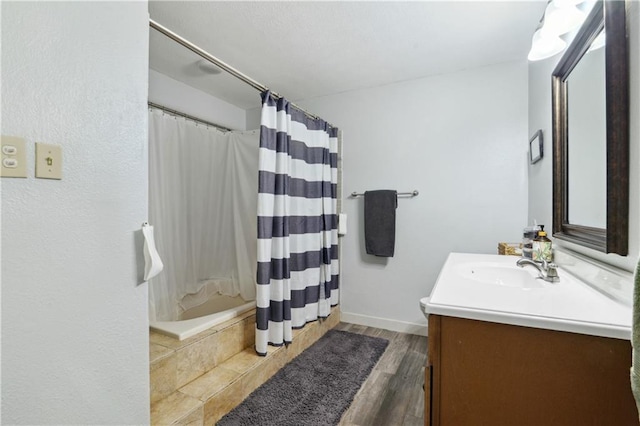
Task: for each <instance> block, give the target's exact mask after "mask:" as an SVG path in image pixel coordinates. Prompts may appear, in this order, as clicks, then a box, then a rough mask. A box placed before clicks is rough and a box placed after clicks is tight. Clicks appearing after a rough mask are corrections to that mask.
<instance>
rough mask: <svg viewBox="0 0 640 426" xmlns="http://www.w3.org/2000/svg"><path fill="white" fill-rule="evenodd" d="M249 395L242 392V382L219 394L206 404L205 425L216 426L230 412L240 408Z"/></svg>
mask: <svg viewBox="0 0 640 426" xmlns="http://www.w3.org/2000/svg"><path fill="white" fill-rule="evenodd" d="M246 397H247V395H245V394H244V393H243V391H242V381H240V380H236V381H235V382H233V383H231V384H230V385H229V386H227V387H225V388H224V389H223V390H222V391H220V392H218V393H217V394H216V395H214V396H213V397H212V398H210V399H209V400H208V401H207V402H206V403H205V404H204V424H205V425H215V424H216V422H217V421H218V420H220V419H221V418H222V416H224V415H225V414H227V413H228V412H229V411H231V410H233V409H234V408H235V407H236V406H238V405H239V404H240V403H241V402H242V401H243V400H244V399H245V398H246Z"/></svg>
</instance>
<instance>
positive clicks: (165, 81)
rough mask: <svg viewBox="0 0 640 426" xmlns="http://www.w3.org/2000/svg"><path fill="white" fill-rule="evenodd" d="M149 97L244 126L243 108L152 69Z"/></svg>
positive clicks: (221, 122)
mask: <svg viewBox="0 0 640 426" xmlns="http://www.w3.org/2000/svg"><path fill="white" fill-rule="evenodd" d="M149 101H151V102H154V103H156V104H160V105H163V106H165V107H167V108H171V109H174V110H176V111H180V112H183V113H185V114H189V115H192V116H194V117H197V118H200V119H202V120H206V121H209V122H211V123H214V124H218V125H220V126H224V127H227V128H229V129H234V130H245V129H246V127H245V126H246V112H245V110H243V109H241V108H238V107H237V106H235V105H232V104H230V103H228V102H225V101H223V100H221V99H218V98H216V97H214V96H211V95H209V94H208V93H205V92H203V91H201V90H198V89H195V88H193V87H191V86H189V85H187V84H185V83H182V82H180V81H177V80H174V79H172V78H171V77H168V76H166V75H164V74H161V73H159V72H157V71H154V70H152V69H150V70H149Z"/></svg>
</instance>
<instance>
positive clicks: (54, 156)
mask: <svg viewBox="0 0 640 426" xmlns="http://www.w3.org/2000/svg"><path fill="white" fill-rule="evenodd" d="M36 177H37V178H41V179H62V147H61V146H60V145H50V144H46V143H36Z"/></svg>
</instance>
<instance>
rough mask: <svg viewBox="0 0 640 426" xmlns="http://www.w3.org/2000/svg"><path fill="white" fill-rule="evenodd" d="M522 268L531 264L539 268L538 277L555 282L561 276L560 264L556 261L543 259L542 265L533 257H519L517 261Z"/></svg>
mask: <svg viewBox="0 0 640 426" xmlns="http://www.w3.org/2000/svg"><path fill="white" fill-rule="evenodd" d="M516 265H518V266H519V267H521V268H524V267H525V266H526V265H531V266H533V267H534V268H536V269H537V270H538V278H542V279H543V280H545V281H547V282H550V283H555V282H558V281H560V277H559V276H558V265H556V264H555V263H547V262H546V261H544V260H543V261H542V265H540V264H538V263H537V262H534V261H533V260H531V259H527V258H525V257H523V258H521V259H518V261H517V262H516Z"/></svg>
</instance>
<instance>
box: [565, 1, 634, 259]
mask: <svg viewBox="0 0 640 426" xmlns="http://www.w3.org/2000/svg"><path fill="white" fill-rule="evenodd" d="M605 40H606V41H605ZM603 41H604V47H598V46H601V45H602V42H603ZM628 74H629V72H628V59H627V34H626V16H625V2H624V1H617V0H605V1H604V2H602V1H598V2H597V3H596V4H595V5H594V6H593V9H592V11H591V13H590V14H589V16H588V17H587V19H586V21H585V22H584V24H583V25H582V28H581V29H580V30H579V31H578V33H577V34H576V37H575V39H574V40H573V42H572V43H571V45H570V46H569V48H568V49H567V52H566V53H565V54H564V56H563V57H562V59H561V60H560V62H559V63H558V65H557V67H556V69H555V70H554V71H553V74H552V90H553V235H554V237H556V238H559V239H562V240H566V241H570V242H572V243H575V244H579V245H582V246H585V247H589V248H592V249H595V250H599V251H602V252H605V253H617V254H619V255H622V256H625V255H626V254H627V252H628V228H629V225H628V222H629V100H628V99H629V91H628V86H629V83H628V81H629V76H628Z"/></svg>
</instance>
